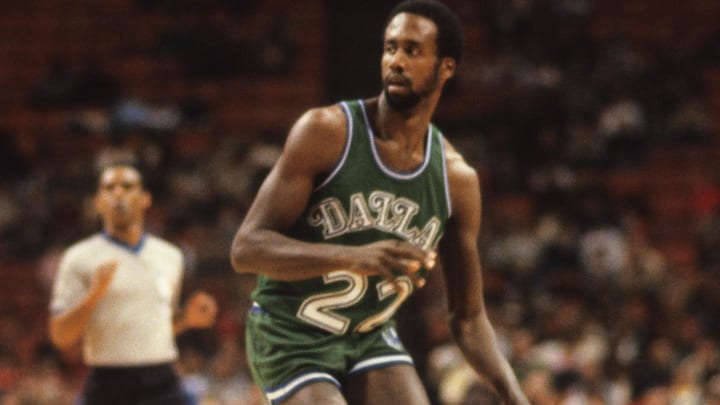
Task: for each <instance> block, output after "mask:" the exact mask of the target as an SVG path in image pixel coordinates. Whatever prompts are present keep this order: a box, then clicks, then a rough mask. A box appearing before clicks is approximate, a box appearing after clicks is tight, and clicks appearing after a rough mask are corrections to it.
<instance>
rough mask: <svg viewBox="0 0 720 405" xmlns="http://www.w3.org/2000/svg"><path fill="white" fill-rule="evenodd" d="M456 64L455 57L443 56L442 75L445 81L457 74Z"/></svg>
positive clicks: (441, 62)
mask: <svg viewBox="0 0 720 405" xmlns="http://www.w3.org/2000/svg"><path fill="white" fill-rule="evenodd" d="M455 66H456V62H455V59H454V58H449V57H444V58H442V61H440V75H441V77H442V79H443V81H445V80H448V79H449V78H451V77H453V76H454V75H455Z"/></svg>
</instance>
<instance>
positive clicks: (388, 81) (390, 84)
mask: <svg viewBox="0 0 720 405" xmlns="http://www.w3.org/2000/svg"><path fill="white" fill-rule="evenodd" d="M410 86H411V81H410V79H408V78H407V77H405V76H402V75H397V74H395V75H388V76H387V77H386V78H385V87H386V88H387V89H388V90H389V91H393V90H402V89H407V88H409V87H410Z"/></svg>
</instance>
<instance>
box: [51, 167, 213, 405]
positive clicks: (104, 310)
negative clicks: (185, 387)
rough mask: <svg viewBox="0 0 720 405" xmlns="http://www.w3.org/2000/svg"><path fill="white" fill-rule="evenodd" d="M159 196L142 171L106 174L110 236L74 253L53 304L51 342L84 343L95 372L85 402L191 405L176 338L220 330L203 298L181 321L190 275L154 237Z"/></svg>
mask: <svg viewBox="0 0 720 405" xmlns="http://www.w3.org/2000/svg"><path fill="white" fill-rule="evenodd" d="M150 204H151V196H150V193H149V192H147V191H146V190H145V189H144V188H143V183H142V177H141V175H140V173H139V172H138V171H137V170H136V169H135V168H133V167H131V166H127V165H114V166H110V167H107V168H106V169H105V170H104V171H103V172H102V174H101V176H100V180H99V182H98V189H97V193H96V196H95V206H96V208H97V211H98V212H99V214H100V216H101V217H102V222H103V231H102V232H101V233H98V234H95V235H92V236H90V237H88V238H86V239H84V240H82V241H80V242H78V243H76V244H74V245H73V246H71V247H70V248H69V249H67V251H66V252H65V254H64V255H63V258H62V260H61V263H60V268H59V270H58V275H57V278H56V280H55V285H54V288H53V296H52V300H51V303H50V310H51V318H50V338H51V340H52V342H53V344H55V345H56V346H57V347H58V348H59V349H61V350H69V349H71V348H73V347H75V345H76V344H78V343H80V341H82V344H83V359H84V361H85V362H86V364H88V365H89V366H90V373H89V376H88V380H87V382H86V384H85V389H84V392H83V398H82V403H83V404H85V405H101V404H102V405H108V404H118V405H119V404H148V405H150V404H153V405H165V404H167V405H178V404H185V403H186V396H185V394H184V393H183V391H182V390H181V388H180V383H179V379H178V376H177V375H176V373H175V371H174V368H173V362H174V361H175V360H176V358H177V355H178V353H177V348H176V346H175V339H174V336H175V334H176V333H179V332H181V331H183V330H185V329H188V328H206V327H210V326H212V325H213V323H214V320H215V315H216V312H217V307H216V303H215V301H214V299H213V298H212V297H211V296H209V295H207V294H205V293H202V292H198V293H196V294H194V295H193V296H192V297H190V299H189V300H188V302H187V304H186V306H185V308H184V311H182V312H180V313H179V315H177V316H175V317H174V315H173V314H174V308H175V306H176V304H177V303H178V298H179V294H180V287H181V282H182V275H183V259H182V254H181V252H180V250H179V249H178V248H177V247H176V246H174V245H172V244H171V243H169V242H167V241H165V240H162V239H160V238H158V237H156V236H154V235H151V234H148V233H146V232H145V230H144V219H145V212H146V210H147V209H148V208H149V207H150Z"/></svg>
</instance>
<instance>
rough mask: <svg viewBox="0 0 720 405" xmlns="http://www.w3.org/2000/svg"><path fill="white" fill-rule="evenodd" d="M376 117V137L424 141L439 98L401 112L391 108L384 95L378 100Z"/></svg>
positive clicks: (432, 98)
mask: <svg viewBox="0 0 720 405" xmlns="http://www.w3.org/2000/svg"><path fill="white" fill-rule="evenodd" d="M377 100H378V101H377V109H376V111H375V114H372V115H374V125H375V126H376V129H377V132H376V136H377V137H378V138H381V139H396V138H420V139H423V138H424V135H425V133H426V132H427V127H428V125H429V124H430V119H431V118H432V115H433V112H434V111H435V105H436V104H437V98H435V97H428V98H426V99H423V100H421V101H420V102H419V103H418V105H416V106H414V107H413V108H411V109H408V110H404V111H400V110H397V109H395V108H393V107H391V106H390V104H389V103H388V101H387V99H386V98H385V95H384V94H381V95H380V97H379V98H378V99H377Z"/></svg>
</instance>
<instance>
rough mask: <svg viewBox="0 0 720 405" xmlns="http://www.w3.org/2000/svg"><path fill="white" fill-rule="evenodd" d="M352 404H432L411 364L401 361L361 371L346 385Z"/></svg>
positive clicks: (349, 379)
mask: <svg viewBox="0 0 720 405" xmlns="http://www.w3.org/2000/svg"><path fill="white" fill-rule="evenodd" d="M345 392H346V396H347V398H348V401H350V403H351V404H353V405H386V404H413V405H430V400H429V399H428V396H427V392H426V391H425V387H424V386H423V384H422V381H421V380H420V377H419V376H418V374H417V371H416V370H415V367H413V366H411V365H409V364H398V365H394V366H389V367H383V368H377V369H374V370H369V371H366V372H363V373H358V374H356V375H353V376H352V377H350V378H348V381H347V383H346V386H345Z"/></svg>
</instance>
